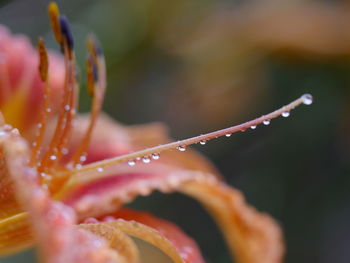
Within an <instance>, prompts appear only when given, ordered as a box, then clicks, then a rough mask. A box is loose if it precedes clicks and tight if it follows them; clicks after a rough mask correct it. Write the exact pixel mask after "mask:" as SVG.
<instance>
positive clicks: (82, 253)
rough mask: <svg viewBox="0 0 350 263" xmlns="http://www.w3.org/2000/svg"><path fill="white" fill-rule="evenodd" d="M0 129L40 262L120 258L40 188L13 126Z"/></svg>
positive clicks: (95, 262)
mask: <svg viewBox="0 0 350 263" xmlns="http://www.w3.org/2000/svg"><path fill="white" fill-rule="evenodd" d="M0 132H1V136H0V148H1V149H2V150H3V152H4V153H5V154H4V158H5V162H6V166H7V169H8V172H9V175H10V176H11V177H12V178H13V181H14V184H15V189H16V193H17V198H18V199H19V201H20V202H21V203H22V204H23V207H24V208H25V209H26V210H27V211H29V215H30V221H31V224H32V226H33V229H32V230H33V232H34V234H35V239H36V241H37V242H38V245H39V248H40V256H41V258H42V259H43V260H44V262H50V263H51V262H52V263H61V262H62V263H64V262H66V263H67V262H84V263H85V262H86V263H90V262H91V263H102V262H103V263H104V262H113V261H116V262H124V261H123V260H122V258H121V257H120V256H119V255H118V254H117V253H116V252H114V251H113V250H112V249H110V248H109V247H108V246H107V244H106V242H105V240H104V239H102V238H99V237H97V236H96V235H94V234H92V233H91V232H88V231H86V230H83V229H79V228H78V227H77V226H76V225H75V224H76V215H75V213H74V211H73V210H72V209H71V208H70V207H68V206H66V205H64V204H62V203H60V202H55V201H52V200H51V199H50V197H49V195H48V192H47V191H45V190H43V189H41V188H40V184H39V180H38V176H37V173H36V172H35V171H34V170H33V169H31V168H29V167H28V166H27V164H28V158H29V148H28V145H27V143H26V141H25V140H23V139H22V138H21V137H20V136H19V135H18V134H17V133H16V132H13V130H12V131H7V130H4V129H2V130H0ZM22 222H23V220H20V223H22ZM19 225H21V224H19Z"/></svg>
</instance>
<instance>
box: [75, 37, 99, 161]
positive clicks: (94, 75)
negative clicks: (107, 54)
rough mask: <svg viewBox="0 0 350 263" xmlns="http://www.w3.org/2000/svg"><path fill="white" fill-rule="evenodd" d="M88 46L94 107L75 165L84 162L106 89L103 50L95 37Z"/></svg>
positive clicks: (88, 78) (90, 87)
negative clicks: (82, 157) (82, 158)
mask: <svg viewBox="0 0 350 263" xmlns="http://www.w3.org/2000/svg"><path fill="white" fill-rule="evenodd" d="M87 46H88V52H89V57H88V60H87V87H88V92H89V94H91V96H92V109H91V113H90V122H89V126H88V128H87V131H86V133H85V136H84V138H83V139H82V141H81V143H80V146H79V147H78V149H77V150H76V152H75V154H74V156H73V158H72V163H73V166H75V165H77V164H79V163H82V161H81V158H80V156H82V155H83V154H84V152H85V151H86V149H87V148H88V146H89V142H90V139H91V135H92V132H93V129H94V127H95V125H96V121H97V118H98V115H99V113H100V111H101V107H102V103H103V98H104V93H105V90H106V69H105V61H104V57H103V55H102V52H99V51H98V50H100V48H99V47H98V46H97V43H96V40H95V38H93V37H89V38H88V40H87Z"/></svg>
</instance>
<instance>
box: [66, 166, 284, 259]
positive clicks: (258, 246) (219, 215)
mask: <svg viewBox="0 0 350 263" xmlns="http://www.w3.org/2000/svg"><path fill="white" fill-rule="evenodd" d="M118 171H119V173H118ZM113 174H115V175H114V176H106V177H103V178H100V179H96V178H94V179H93V180H92V181H89V179H91V178H89V176H87V178H85V179H86V181H85V182H84V183H83V184H81V185H80V186H79V187H78V185H79V183H78V182H77V181H76V182H75V183H77V184H76V185H75V187H76V188H75V187H74V186H73V185H72V186H71V187H72V188H70V190H69V192H70V195H69V194H68V192H66V194H67V196H66V198H67V199H66V200H65V201H66V203H67V204H69V205H71V206H72V207H74V209H75V210H76V211H77V212H78V215H79V216H82V217H86V216H89V215H92V216H94V215H98V214H101V213H104V212H105V213H106V212H111V211H113V210H115V209H116V208H118V207H120V206H121V205H122V204H123V203H126V202H130V201H132V200H133V199H134V198H135V197H136V196H138V195H140V194H141V195H148V194H149V193H150V192H152V191H153V190H160V191H166V192H169V191H176V190H178V191H181V192H183V193H185V194H188V195H190V196H192V197H194V198H196V199H197V200H199V201H200V202H201V203H202V204H203V205H204V206H205V207H206V208H207V210H208V211H209V212H210V213H211V214H212V215H213V217H214V218H215V220H216V221H217V223H218V225H219V227H220V228H221V230H222V232H223V233H224V235H225V237H226V240H227V243H228V244H229V247H230V249H231V252H232V253H233V254H234V255H235V257H236V259H237V260H238V262H240V263H257V262H259V263H265V262H266V263H279V262H281V261H282V258H283V254H284V244H283V238H282V232H281V229H280V227H279V226H278V225H277V224H276V222H275V221H274V220H273V219H272V218H271V217H270V216H268V215H267V214H264V213H260V212H258V211H256V210H255V209H254V208H252V207H251V206H249V205H247V204H246V203H245V201H244V198H243V196H242V194H241V193H240V192H239V191H238V190H235V189H233V188H231V187H229V186H227V185H226V184H224V183H223V182H220V181H219V180H218V179H216V178H215V177H214V176H211V175H210V174H204V173H202V172H194V171H181V170H180V171H176V170H174V169H171V168H169V167H166V166H163V165H161V164H153V165H141V164H140V165H137V166H136V167H125V166H122V165H121V166H120V167H118V168H115V169H114V172H113ZM78 181H79V180H78ZM101 203H103V204H104V205H103V206H101V205H100V204H101Z"/></svg>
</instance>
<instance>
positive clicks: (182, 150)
mask: <svg viewBox="0 0 350 263" xmlns="http://www.w3.org/2000/svg"><path fill="white" fill-rule="evenodd" d="M177 149H178V150H179V151H180V152H184V151H186V147H185V146H181V145H180V146H178V147H177Z"/></svg>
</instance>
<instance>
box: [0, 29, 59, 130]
mask: <svg viewBox="0 0 350 263" xmlns="http://www.w3.org/2000/svg"><path fill="white" fill-rule="evenodd" d="M49 56H50V61H51V63H50V67H49V76H50V77H49V84H50V89H51V90H52V92H51V93H52V95H53V96H52V98H55V99H54V100H52V101H51V103H50V105H51V108H52V111H55V110H56V109H57V107H58V105H59V104H58V103H59V100H57V97H60V96H58V95H59V94H60V92H61V89H62V87H63V82H64V64H63V59H62V58H61V57H60V56H58V55H56V54H54V53H52V52H50V54H49ZM37 67H38V55H37V52H36V50H35V49H34V48H33V47H32V45H31V43H30V41H29V39H28V38H26V37H25V36H23V35H13V34H11V33H10V32H9V31H8V30H7V29H6V28H5V27H4V26H1V25H0V86H1V90H0V109H1V111H2V112H3V114H4V117H5V120H6V122H7V123H9V124H11V125H13V126H14V127H16V128H18V129H19V130H20V131H21V132H22V133H23V134H25V135H26V136H27V135H28V136H29V132H30V130H31V128H32V126H33V125H34V124H35V123H37V122H38V120H39V117H40V109H41V103H42V101H43V96H42V94H43V86H44V85H43V83H42V81H41V80H40V77H39V73H38V72H37Z"/></svg>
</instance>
